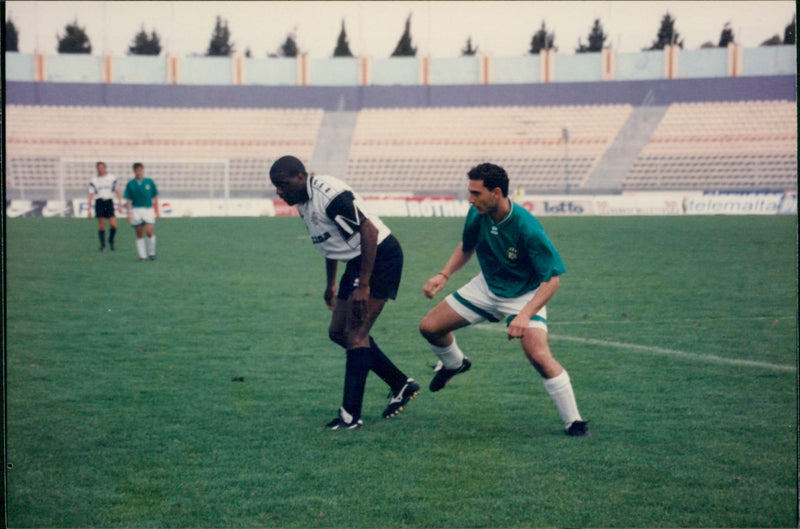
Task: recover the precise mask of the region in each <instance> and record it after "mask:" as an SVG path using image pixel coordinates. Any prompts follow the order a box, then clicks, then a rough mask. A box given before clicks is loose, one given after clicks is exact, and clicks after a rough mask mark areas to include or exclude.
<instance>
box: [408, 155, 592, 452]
mask: <svg viewBox="0 0 800 529" xmlns="http://www.w3.org/2000/svg"><path fill="white" fill-rule="evenodd" d="M468 176H469V202H470V204H471V205H472V207H471V208H470V210H469V213H468V214H467V220H466V223H465V225H464V232H463V236H462V240H461V244H459V245H458V247H457V248H456V249H455V251H454V252H453V254H452V255H451V256H450V259H449V260H448V261H447V263H446V264H445V265H444V268H442V271H441V272H439V273H438V274H436V275H435V276H433V277H432V278H430V279H429V280H428V281H427V282H426V283H425V286H424V288H423V293H424V294H425V296H426V297H427V298H429V299H433V297H434V296H435V295H436V294H437V293H438V292H440V291H441V290H442V289H443V288H444V286H445V285H446V283H447V281H448V279H450V276H452V275H453V274H454V273H455V272H457V271H458V270H460V269H461V268H462V267H463V266H464V265H465V264H466V263H467V262H468V261H469V260H470V259H471V258H472V256H473V254H477V256H478V263H479V264H480V268H481V273H480V274H478V275H477V276H476V277H475V278H473V279H472V280H471V281H470V282H469V283H467V284H466V285H464V286H463V287H461V288H460V289H459V290H457V291H456V292H453V293H452V294H450V295H449V296H447V297H446V298H445V299H444V300H443V301H441V302H439V304H438V305H436V306H435V307H434V308H433V309H431V310H430V311H429V312H428V314H426V315H425V317H424V318H423V319H422V321H421V322H420V326H419V328H420V332H421V333H422V335H423V336H424V337H425V339H426V340H428V343H429V344H430V347H431V350H432V351H433V352H434V354H436V356H438V357H439V362H438V364H437V366H436V373H435V374H434V377H433V380H432V381H431V384H430V390H431V391H439V390H440V389H442V388H444V387H445V385H447V383H448V382H449V381H450V379H452V378H453V377H454V376H455V375H457V374H459V373H463V372H465V371H467V370H468V369H469V368H470V367H471V365H472V362H471V361H470V359H469V357H467V356H465V355H464V353H463V352H462V351H461V349H459V347H458V344H457V343H456V339H455V336H454V335H453V331H455V330H457V329H460V328H462V327H466V326H468V325H474V324H476V323H479V322H482V321H485V320H489V321H500V320H501V319H505V321H506V323H507V325H508V333H507V334H508V339H509V340H511V339H520V340H521V342H522V350H523V351H524V352H525V355H526V356H527V358H528V360H529V361H530V363H531V364H532V365H533V367H534V368H535V369H536V370H537V371H538V372H539V374H540V375H541V376H542V378H543V379H544V386H545V389H546V390H547V393H548V394H549V395H550V397H551V398H552V399H553V402H554V403H555V406H556V409H557V410H558V413H559V415H560V416H561V419H562V420H563V422H564V429H565V431H566V433H567V435H570V436H576V437H587V436H589V435H591V433H590V431H589V429H588V427H587V423H586V421H584V420H583V419H582V418H581V416H580V413H578V405H577V403H576V401H575V394H574V392H573V389H572V382H571V381H570V378H569V375H568V374H567V371H566V370H565V369H564V368H563V367H562V366H561V364H559V363H558V361H557V360H556V359H555V358H553V354H552V353H551V351H550V346H549V343H548V339H547V312H546V309H545V305H546V304H547V302H548V301H549V300H550V298H552V297H553V294H554V293H555V292H556V290H557V289H558V287H559V284H560V282H561V275H562V274H563V273H564V272H565V271H566V268H565V267H564V263H563V262H562V260H561V256H560V255H559V254H558V251H557V250H556V248H555V247H554V246H553V244H552V243H551V242H550V240H549V239H548V237H547V235H546V234H545V232H544V229H543V228H542V226H541V224H539V221H537V220H536V218H534V216H533V215H531V214H530V212H528V210H526V209H524V208H522V207H520V206H519V205H517V204H515V203H514V202H512V201H511V200H510V199H509V198H508V175H507V174H506V171H505V170H504V169H503V168H502V167H500V166H498V165H494V164H491V163H484V164H481V165H478V166H476V167H473V168H472V170H470V171H469V174H468Z"/></svg>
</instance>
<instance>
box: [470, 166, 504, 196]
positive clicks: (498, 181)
mask: <svg viewBox="0 0 800 529" xmlns="http://www.w3.org/2000/svg"><path fill="white" fill-rule="evenodd" d="M467 176H469V179H470V180H483V186H484V187H485V188H486V189H488V190H489V191H491V190H492V189H495V188H498V187H499V188H500V191H501V192H502V193H503V196H504V197H507V196H508V174H507V173H506V170H505V169H503V168H502V167H500V166H499V165H495V164H493V163H482V164H480V165H476V166H475V167H473V168H472V169H470V170H469V173H467Z"/></svg>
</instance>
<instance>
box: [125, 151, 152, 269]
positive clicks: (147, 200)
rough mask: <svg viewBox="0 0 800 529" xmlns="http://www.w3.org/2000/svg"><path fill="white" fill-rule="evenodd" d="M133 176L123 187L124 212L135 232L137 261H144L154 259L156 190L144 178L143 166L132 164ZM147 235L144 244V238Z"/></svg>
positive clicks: (149, 180) (147, 179)
mask: <svg viewBox="0 0 800 529" xmlns="http://www.w3.org/2000/svg"><path fill="white" fill-rule="evenodd" d="M133 174H134V178H132V179H131V180H130V181H129V182H128V185H126V186H125V194H124V195H123V196H124V197H125V210H126V211H127V216H128V222H130V223H131V226H133V227H134V229H135V230H136V251H137V252H138V253H139V259H140V260H142V261H144V260H145V259H147V258H148V256H149V257H150V260H151V261H154V260H155V258H156V234H155V224H156V219H157V218H158V217H159V213H158V188H156V183H155V182H153V180H151V179H150V178H145V177H144V165H142V164H141V163H139V162H136V163H135V164H133ZM145 235H147V241H146V242H145V239H144V236H145Z"/></svg>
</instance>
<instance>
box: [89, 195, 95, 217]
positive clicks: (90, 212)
mask: <svg viewBox="0 0 800 529" xmlns="http://www.w3.org/2000/svg"><path fill="white" fill-rule="evenodd" d="M93 198H94V195H93V194H91V193H89V218H92V199H93Z"/></svg>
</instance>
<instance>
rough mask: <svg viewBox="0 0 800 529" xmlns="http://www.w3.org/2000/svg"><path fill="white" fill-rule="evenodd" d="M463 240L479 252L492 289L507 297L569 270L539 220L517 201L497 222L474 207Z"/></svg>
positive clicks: (468, 216)
mask: <svg viewBox="0 0 800 529" xmlns="http://www.w3.org/2000/svg"><path fill="white" fill-rule="evenodd" d="M461 242H462V243H463V246H462V248H463V250H464V251H465V252H471V251H472V250H475V253H476V254H477V255H478V262H479V263H480V265H481V271H482V272H483V276H484V277H485V278H486V283H487V284H488V285H489V289H490V290H491V291H492V292H494V293H495V294H497V295H498V296H501V297H504V298H516V297H519V296H521V295H523V294H525V293H527V292H530V291H532V290H535V289H537V288H539V285H540V284H542V283H543V282H545V281H548V280H550V279H551V278H552V277H553V276H558V275H561V274H563V273H564V272H566V271H567V270H566V268H565V267H564V263H563V261H562V260H561V256H560V255H559V254H558V251H557V250H556V248H555V246H553V243H551V242H550V239H548V238H547V235H546V234H545V232H544V228H542V225H541V224H540V223H539V221H538V220H536V218H535V217H534V216H533V215H531V213H530V212H529V211H528V210H526V209H525V208H523V207H521V206H519V205H517V204H515V203H514V202H511V212H510V213H509V214H508V216H507V217H506V218H505V219H503V220H502V221H500V222H499V223H497V224H495V222H494V220H492V217H491V216H490V215H481V214H479V213H478V210H477V209H475V208H474V207H471V208H470V209H469V212H468V213H467V221H466V223H465V224H464V233H463V236H462V239H461Z"/></svg>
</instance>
